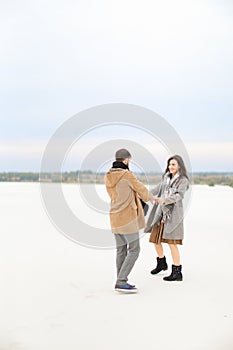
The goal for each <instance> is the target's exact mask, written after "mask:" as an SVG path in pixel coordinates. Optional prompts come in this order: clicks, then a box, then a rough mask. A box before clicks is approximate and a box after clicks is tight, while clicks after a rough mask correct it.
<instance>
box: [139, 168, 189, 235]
mask: <svg viewBox="0 0 233 350" xmlns="http://www.w3.org/2000/svg"><path fill="white" fill-rule="evenodd" d="M167 179H168V174H166V175H165V176H164V178H163V181H162V182H161V183H160V184H159V185H157V186H156V187H155V188H154V189H153V190H152V191H151V192H152V193H153V194H154V195H155V196H158V197H161V196H162V197H163V194H164V190H165V188H166V185H167ZM188 188H189V181H188V179H187V178H186V177H185V176H179V177H178V178H177V179H176V180H175V181H174V182H173V183H172V184H171V186H170V192H171V193H170V194H169V195H168V196H167V197H166V198H165V203H164V204H163V205H157V204H155V205H154V206H153V208H152V210H151V213H150V215H149V218H148V221H147V225H146V228H145V232H151V230H152V227H153V226H154V225H156V224H158V223H159V222H160V221H161V219H162V216H163V215H164V214H165V215H166V221H165V224H164V230H163V238H164V239H183V238H184V229H183V217H184V210H183V202H182V199H183V198H184V194H185V192H186V191H187V189H188Z"/></svg>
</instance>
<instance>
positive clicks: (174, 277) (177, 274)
mask: <svg viewBox="0 0 233 350" xmlns="http://www.w3.org/2000/svg"><path fill="white" fill-rule="evenodd" d="M181 269H182V265H180V266H175V265H172V273H171V274H170V276H167V277H164V278H163V279H164V281H182V280H183V276H182V273H181Z"/></svg>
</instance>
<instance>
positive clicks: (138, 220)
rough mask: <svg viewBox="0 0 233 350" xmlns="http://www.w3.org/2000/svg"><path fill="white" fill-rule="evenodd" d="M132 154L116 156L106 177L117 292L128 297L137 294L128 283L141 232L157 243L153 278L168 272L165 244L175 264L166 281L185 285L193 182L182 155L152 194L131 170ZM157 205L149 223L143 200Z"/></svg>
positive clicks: (171, 160) (172, 161)
mask: <svg viewBox="0 0 233 350" xmlns="http://www.w3.org/2000/svg"><path fill="white" fill-rule="evenodd" d="M130 159H131V154H130V153H129V151H128V150H127V149H120V150H118V151H117V152H116V154H115V161H114V162H113V164H112V168H111V169H110V170H109V171H108V172H107V173H106V175H105V185H106V189H107V192H108V194H109V196H110V199H111V207H110V223H111V229H112V232H113V234H114V237H115V240H116V249H117V254H116V267H117V280H116V284H115V290H116V291H119V292H124V293H133V292H137V288H136V287H135V286H134V285H131V284H129V283H128V275H129V274H130V272H131V270H132V268H133V266H134V264H135V262H136V260H137V258H138V256H139V252H140V244H139V230H140V229H143V228H144V231H145V232H150V239H149V241H150V242H152V243H154V246H155V250H156V253H157V265H156V267H155V268H154V269H153V270H152V271H151V274H153V275H155V274H158V273H159V272H160V271H163V270H167V269H168V265H167V262H166V257H165V256H164V252H163V246H162V243H167V244H168V245H169V247H170V251H171V256H172V260H173V264H172V271H171V274H170V275H169V276H167V277H164V278H163V279H164V280H165V281H182V280H183V276H182V272H181V268H182V266H181V263H180V253H179V249H178V245H181V244H182V241H183V203H182V200H183V198H184V194H185V192H186V190H187V189H188V188H189V178H188V175H187V171H186V168H185V165H184V162H183V159H182V158H181V157H180V156H179V155H174V156H172V157H170V158H169V159H168V161H167V167H166V169H165V172H164V174H163V176H162V181H161V182H160V183H159V184H158V185H157V186H155V188H154V189H153V190H152V191H149V190H148V189H147V188H146V187H145V186H144V184H143V183H141V182H140V181H138V180H137V178H136V176H135V175H134V174H133V173H132V172H131V171H130V170H129V162H130ZM140 199H142V200H143V201H145V202H148V201H151V203H152V204H153V207H152V210H151V212H150V215H149V218H148V220H147V223H145V218H144V212H143V207H142V204H141V200H140Z"/></svg>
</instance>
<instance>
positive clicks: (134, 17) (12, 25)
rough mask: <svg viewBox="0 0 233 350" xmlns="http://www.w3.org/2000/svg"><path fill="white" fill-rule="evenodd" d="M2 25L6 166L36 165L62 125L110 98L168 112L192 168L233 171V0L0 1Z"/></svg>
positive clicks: (0, 105)
mask: <svg viewBox="0 0 233 350" xmlns="http://www.w3.org/2000/svg"><path fill="white" fill-rule="evenodd" d="M0 32H1V37H0V118H1V127H0V155H1V163H0V171H17V170H18V171H38V170H39V169H40V162H41V157H42V154H43V151H44V148H45V146H46V144H47V142H48V140H49V138H50V137H51V136H52V135H53V133H54V132H55V131H56V129H57V128H58V127H59V126H60V125H62V123H64V122H65V121H66V120H67V119H68V118H70V117H71V116H73V115H74V114H76V113H78V112H79V111H82V110H84V109H86V108H89V107H92V106H95V105H101V104H106V103H113V102H114V103H130V104H136V105H140V106H143V107H146V108H149V109H152V110H154V111H155V112H156V113H158V114H159V115H161V116H162V117H163V118H165V119H166V120H167V122H168V123H170V124H171V125H172V126H173V127H174V129H175V130H176V131H177V133H178V134H179V135H180V137H181V139H182V140H183V142H184V143H185V145H186V147H187V150H188V152H189V155H190V160H191V163H192V168H193V170H194V171H233V115H232V114H233V112H232V111H233V96H232V95H233V94H232V92H233V2H232V1H220V0H219V1H217V0H209V1H205V0H203V1H201V0H197V1H189V0H181V1H174V0H167V1H162V0H161V1H157V0H144V1H136V0H134V1H131V0H124V1H123V0H118V1H113V0H95V1H93V0H82V1H79V0H76V1H74V0H56V1H55V0H49V1H45V0H31V1H29V0H28V1H26V0H21V1H18V0H8V1H3V0H0ZM122 133H123V134H126V136H125V137H127V138H128V139H132V140H135V139H136V137H137V133H136V132H135V130H133V129H132V130H128V129H127V130H126V129H125V130H124V128H123V129H122V130H121V132H120V134H122ZM108 136H109V138H111V137H112V136H114V137H117V135H115V134H114V135H113V134H112V133H111V131H109V130H107V129H106V130H103V134H102V135H98V137H97V135H93V134H91V133H90V135H88V134H87V135H86V139H85V140H83V143H82V144H80V145H77V146H78V147H77V152H76V153H75V157H74V158H73V160H72V159H71V160H70V162H68V163H69V164H68V163H67V170H76V169H78V168H79V165H80V159H81V155H83V150H84V149H85V150H87V148H86V146H85V145H84V144H86V145H89V147H90V149H91V147H94V145H96V144H98V143H101V142H103V140H105V141H106V139H107V137H108ZM119 136H121V135H119ZM137 140H138V142H139V143H140V142H141V143H142V144H144V145H145V143H146V141H148V139H147V138H146V136H145V138H143V137H139V138H138V139H137ZM148 148H149V149H152V150H153V143H152V144H150V143H149V142H148ZM79 155H80V158H79ZM161 156H162V153H161ZM71 158H72V157H71ZM151 170H153V169H151Z"/></svg>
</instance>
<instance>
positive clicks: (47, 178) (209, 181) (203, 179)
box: [0, 170, 233, 187]
mask: <svg viewBox="0 0 233 350" xmlns="http://www.w3.org/2000/svg"><path fill="white" fill-rule="evenodd" d="M136 175H137V178H138V179H139V180H140V181H142V182H143V183H145V184H147V183H149V184H154V183H158V182H159V181H160V179H161V174H158V173H147V174H142V173H140V174H136ZM39 181H40V182H63V183H97V184H103V183H104V173H98V174H96V173H94V172H92V171H91V170H87V171H70V172H63V173H42V174H39V173H32V172H25V173H21V172H4V173H0V182H39ZM192 182H193V184H195V185H209V186H214V185H225V186H231V187H233V173H193V174H192Z"/></svg>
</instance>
